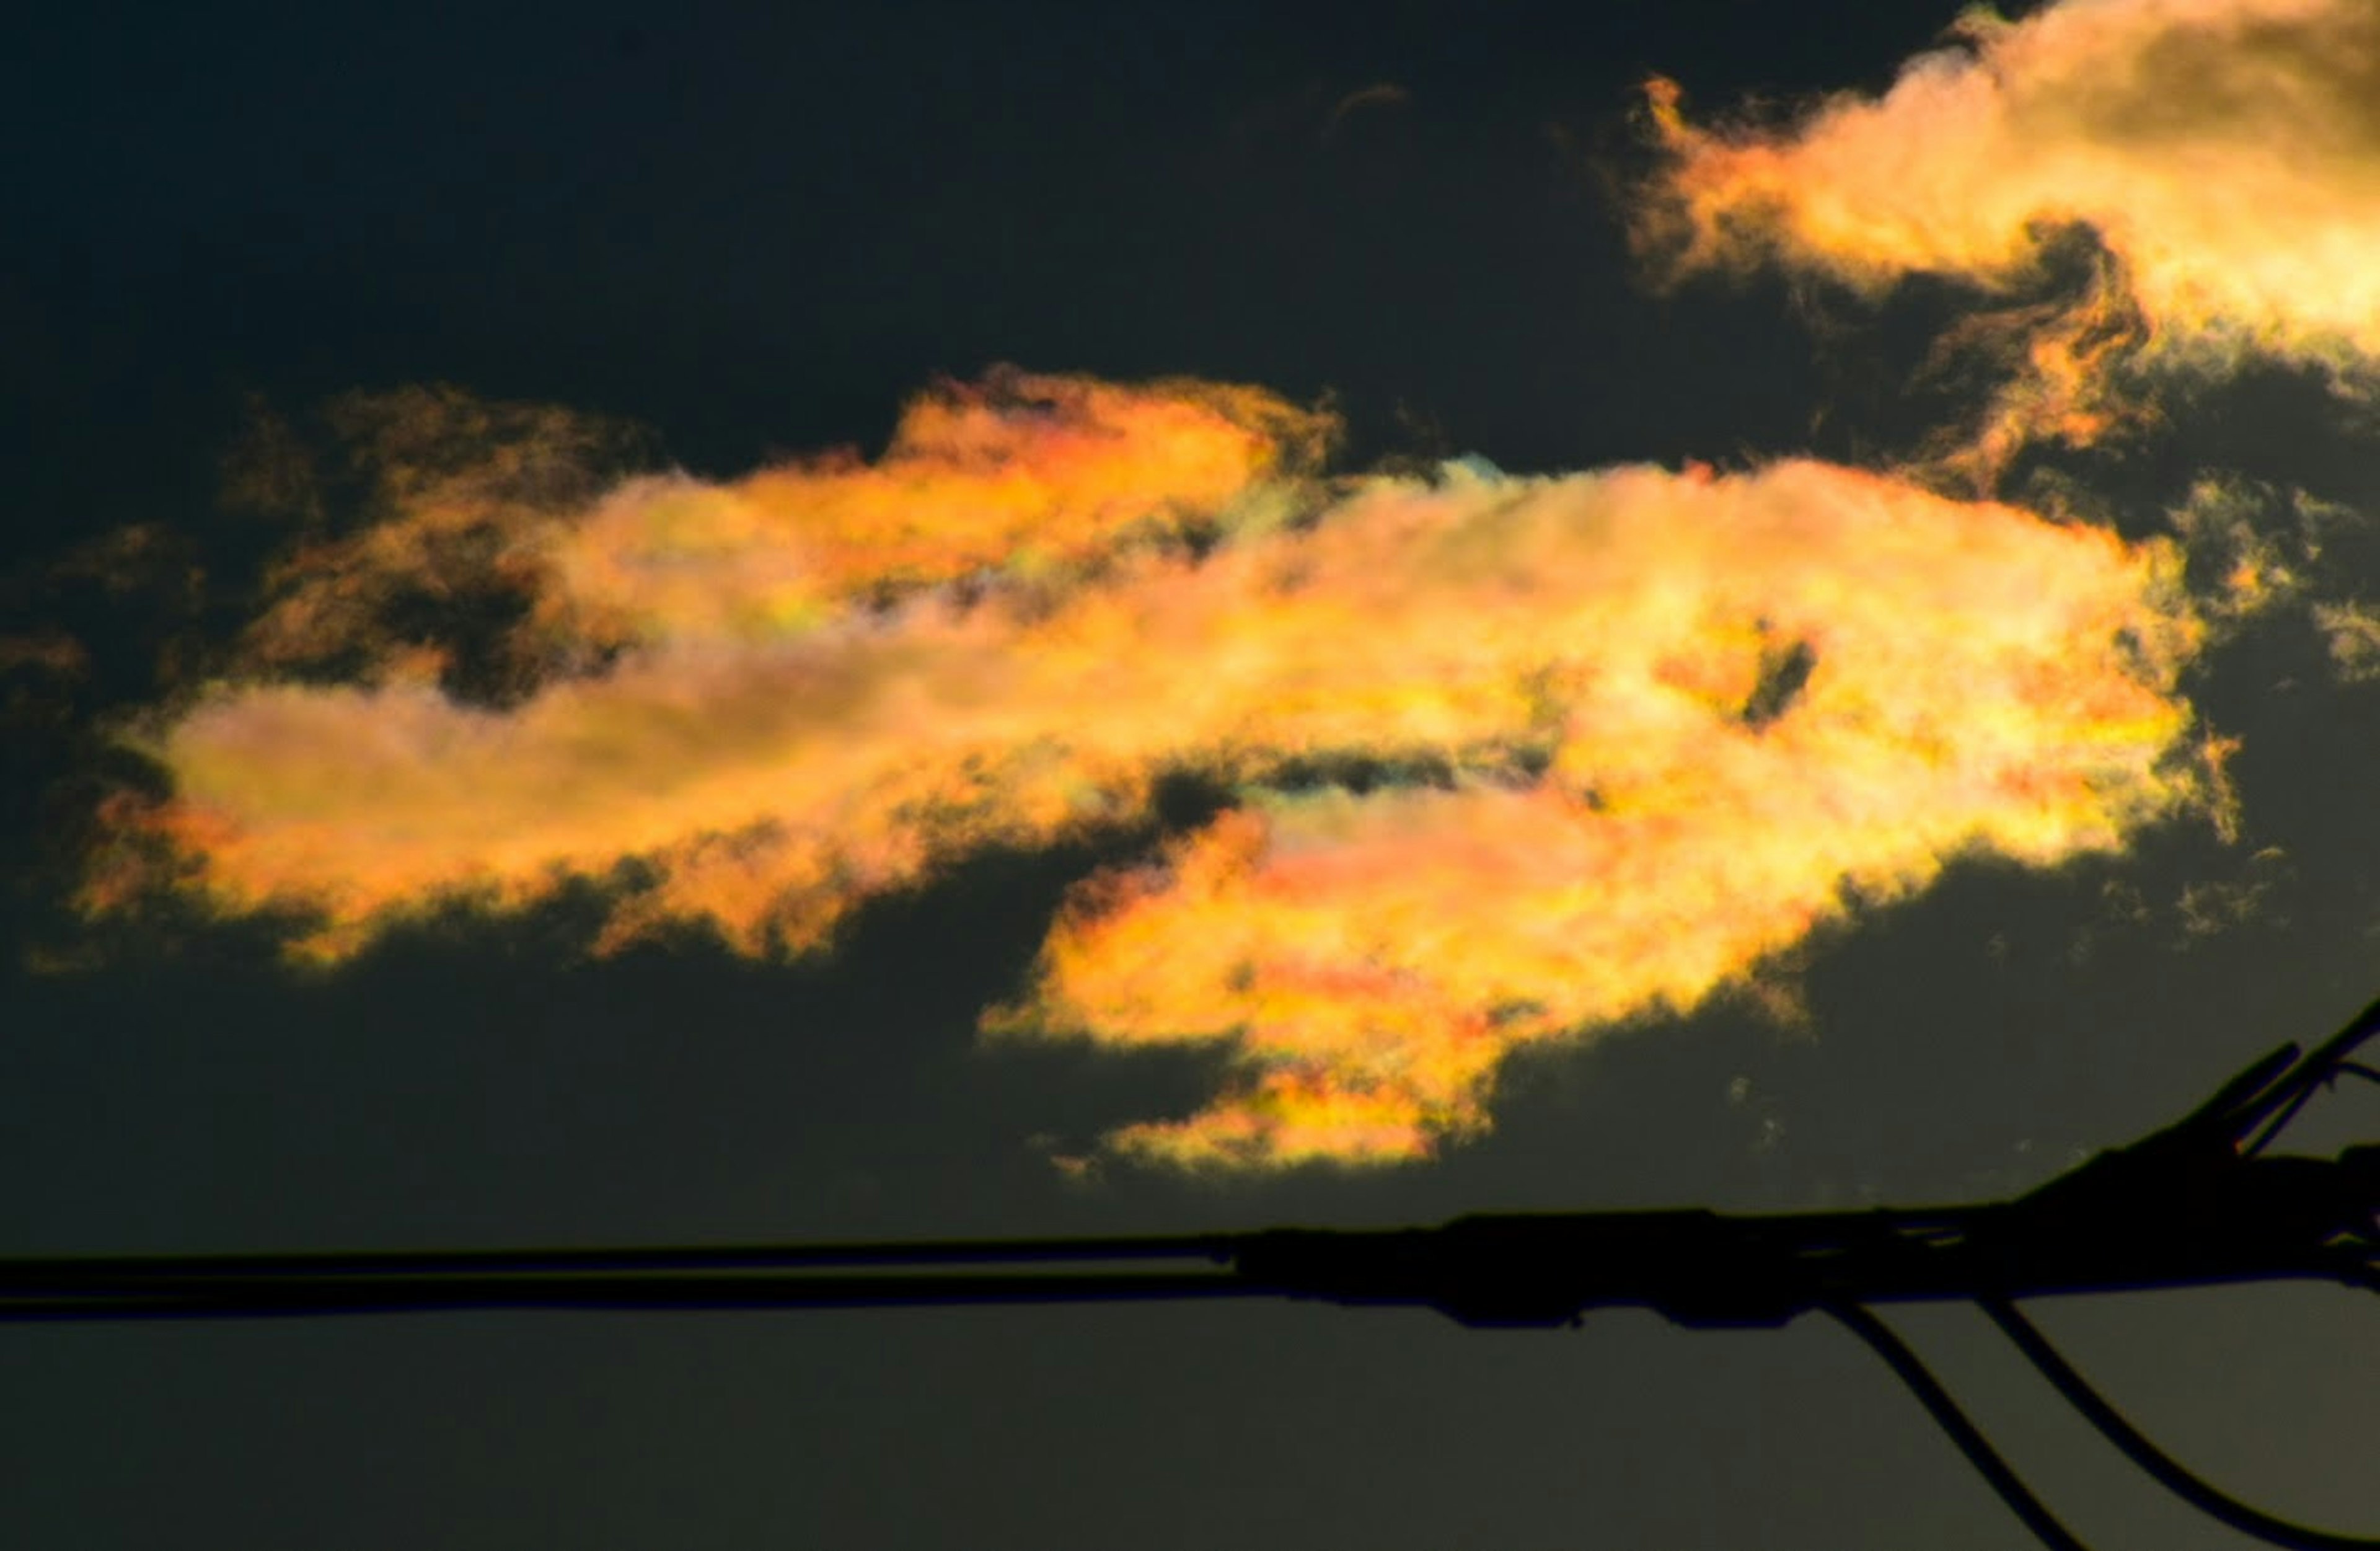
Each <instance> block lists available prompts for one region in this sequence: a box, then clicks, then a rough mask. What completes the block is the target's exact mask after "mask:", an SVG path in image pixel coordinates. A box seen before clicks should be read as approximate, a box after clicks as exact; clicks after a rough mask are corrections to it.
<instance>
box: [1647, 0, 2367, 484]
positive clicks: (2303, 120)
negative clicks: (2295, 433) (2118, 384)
mask: <svg viewBox="0 0 2380 1551" xmlns="http://www.w3.org/2000/svg"><path fill="white" fill-rule="evenodd" d="M1653 103H1654V108H1655V116H1656V121H1657V124H1658V131H1659V135H1660V138H1661V140H1662V142H1663V144H1664V146H1665V148H1666V150H1667V152H1668V153H1669V165H1667V167H1666V168H1665V170H1664V172H1663V174H1662V176H1661V177H1660V178H1659V179H1658V183H1657V185H1656V187H1655V189H1653V190H1652V191H1651V198H1650V200H1649V202H1648V203H1647V205H1646V206H1645V210H1644V211H1643V212H1642V222H1643V225H1642V232H1643V235H1644V236H1645V238H1646V239H1647V240H1648V241H1649V242H1651V243H1652V244H1653V245H1655V246H1656V247H1658V248H1660V249H1662V250H1666V251H1667V252H1668V253H1669V254H1670V257H1672V258H1673V259H1675V260H1676V261H1678V262H1680V263H1683V264H1684V265H1686V266H1688V267H1693V266H1698V265H1709V264H1741V263H1750V262H1757V261H1766V260H1770V259H1776V260H1781V261H1782V262H1784V263H1789V264H1792V265H1798V266H1803V267H1807V268H1811V269H1815V270H1820V271H1823V272H1826V273H1828V274H1830V275H1835V276H1837V277H1839V278H1840V279H1842V280H1845V281H1848V282H1850V283H1852V284H1853V285H1856V286H1860V287H1870V288H1875V287H1884V286H1887V285H1889V284H1891V283H1892V282H1894V281H1896V280H1898V279H1900V277H1902V276H1905V275H1912V274H1919V273H1925V274H1934V275H1950V276H1955V277H1958V278H1960V279H1962V280H1965V281H1968V282H1972V283H1973V284H1975V285H1978V286H1981V287H1985V288H1987V289H1995V290H2005V289H2008V288H2010V287H2017V286H2019V285H2021V284H2022V282H2024V281H2025V280H2027V279H2028V278H2029V277H2030V276H2032V275H2034V272H2035V271H2036V270H2037V268H2038V265H2039V264H2040V263H2041V261H2042V260H2043V258H2044V256H2045V254H2046V253H2047V252H2048V251H2049V250H2051V248H2052V247H2053V246H2054V245H2055V244H2057V243H2058V240H2059V238H2060V234H2061V233H2062V232H2064V231H2066V230H2067V229H2069V228H2071V227H2074V226H2083V227H2087V228H2089V230H2090V231H2091V232H2092V233H2093V234H2095V238H2096V239H2097V241H2098V242H2099V243H2100V244H2101V245H2102V246H2103V248H2104V250H2105V251H2106V253H2107V255H2108V258H2109V260H2110V261H2111V262H2110V263H2108V264H2107V266H2106V268H2105V269H2104V270H2103V272H2102V275H2101V276H2100V283H2099V285H2098V286H2097V287H2095V289H2094V290H2093V292H2092V294H2091V295H2090V296H2089V297H2088V298H2087V299H2085V300H2083V302H2081V303H2080V304H2079V306H2078V308H2077V310H2076V311H2074V312H2073V313H2071V314H2068V315H2063V316H2061V317H2060V318H2058V319H2057V320H2055V321H2054V322H2052V323H2049V324H2046V325H2045V326H2042V327H2041V328H2039V329H2038V330H2037V331H2036V332H2035V333H2034V336H2033V337H2032V342H2031V345H2030V350H2031V353H2032V355H2033V357H2034V360H2033V363H2032V364H2033V367H2034V372H2033V373H2032V377H2031V380H2030V382H2029V383H2028V384H2027V385H2026V386H2025V387H2024V388H2023V390H2022V393H2023V395H2024V396H2025V397H2022V398H2021V399H2020V400H2017V401H2012V402H2010V404H2008V405H2006V406H2004V408H2006V409H2009V410H2010V412H2011V413H2016V414H2019V415H2021V416H2022V418H2024V419H2025V420H2027V421H2029V429H2031V430H2032V431H2034V432H2039V431H2050V432H2054V433H2057V434H2063V435H2066V436H2068V437H2070V438H2071V439H2076V440H2083V439H2088V438H2089V437H2090V436H2092V435H2094V434H2096V433H2097V432H2098V431H2100V430H2101V429H2103V428H2104V425H2105V421H2106V417H2107V413H2108V412H2109V411H2108V406H2107V403H2106V402H2105V401H2104V399H2103V398H2102V397H2100V394H2099V389H2101V388H2102V387H2103V386H2104V384H2105V372H2107V369H2108V367H2109V366H2110V365H2111V364H2112V363H2113V361H2114V360H2118V359H2146V360H2164V361H2183V360H2186V361H2191V362H2195V363H2199V364H2208V363H2219V362H2221V361H2224V360H2229V359H2231V358H2232V357H2234V356H2236V355H2237V354H2238V353H2239V352H2240V351H2241V350H2243V349H2253V350H2256V351H2261V352H2267V353H2271V354H2274V355H2277V356H2281V357H2286V358H2289V359H2295V360H2321V361H2326V362H2330V363H2334V364H2337V363H2342V362H2346V361H2349V360H2369V359H2370V358H2372V357H2374V355H2375V354H2380V266H2375V265H2374V263H2372V254H2373V253H2374V251H2380V7H2374V6H2372V5H2370V4H2368V3H2367V0H2063V3H2061V4H2056V5H2052V6H2047V7H2046V8H2044V9H2042V10H2040V11H2038V12H2036V13H2034V15H2032V16H2029V17H2027V18H2024V19H2022V20H2020V21H2015V22H2009V21H2003V20H2000V19H1998V18H1996V17H1994V16H1992V15H1991V14H1990V13H1988V12H1985V11H1981V10H1978V11H1972V12H1970V13H1969V14H1968V16H1967V18H1966V19H1964V20H1963V21H1962V22H1961V24H1960V25H1959V28H1958V29H1957V33H1956V46H1951V47H1947V48H1945V49H1943V50H1942V51H1940V52H1938V53H1935V54H1929V55H1924V56H1921V57H1919V58H1917V59H1914V60H1913V61H1912V62H1911V63H1910V64H1909V65H1908V66H1907V67H1905V68H1904V69H1903V70H1902V72H1901V74H1900V79H1899V80H1898V81H1897V82H1896V83H1895V84H1894V85H1893V86H1892V88H1891V89H1890V90H1889V91H1888V92H1886V93H1885V94H1884V95H1883V96H1881V97H1877V98H1867V97H1862V96H1856V95H1844V96H1840V97H1836V98H1834V99H1831V100H1829V101H1828V102H1826V103H1824V104H1820V105H1818V106H1817V107H1816V108H1815V109H1814V110H1813V111H1811V112H1809V113H1808V114H1806V115H1804V116H1802V117H1801V118H1800V119H1799V120H1798V121H1796V122H1793V123H1791V124H1789V125H1786V126H1783V127H1781V128H1711V127H1707V126H1704V125H1698V124H1695V123H1694V122H1691V121H1690V120H1689V119H1688V118H1687V116H1685V114H1684V113H1683V111H1682V106H1681V96H1680V92H1679V90H1678V88H1677V87H1676V86H1674V85H1673V84H1671V83H1670V82H1667V81H1657V82H1655V83H1654V87H1653ZM2007 429H2008V428H2007V427H2003V428H2002V430H2003V432H2004V433H2005V432H2006V431H2007Z"/></svg>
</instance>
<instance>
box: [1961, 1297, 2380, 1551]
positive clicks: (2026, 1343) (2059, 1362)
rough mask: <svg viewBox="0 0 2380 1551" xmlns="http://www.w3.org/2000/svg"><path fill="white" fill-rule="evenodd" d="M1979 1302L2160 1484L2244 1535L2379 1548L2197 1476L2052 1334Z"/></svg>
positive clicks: (2306, 1546) (2301, 1549) (2295, 1544)
mask: <svg viewBox="0 0 2380 1551" xmlns="http://www.w3.org/2000/svg"><path fill="white" fill-rule="evenodd" d="M1975 1301H1976V1303H1977V1304H1978V1305H1979V1306H1980V1307H1981V1308H1982V1309H1983V1311H1984V1313H1987V1314H1989V1315H1991V1316H1992V1320H1993V1323H1995V1324H1997V1325H1998V1326H1999V1327H2000V1329H2001V1330H2002V1331H2004V1332H2006V1333H2007V1335H2008V1338H2009V1339H2010V1341H2012V1342H2013V1343H2015V1345H2016V1349H2018V1350H2019V1351H2021V1352H2022V1353H2024V1355H2025V1358H2026V1359H2027V1361H2029V1362H2032V1364H2033V1365H2034V1368H2036V1369H2038V1370H2039V1371H2040V1373H2041V1376H2042V1377H2044V1378H2046V1379H2047V1380H2048V1381H2049V1383H2050V1385H2051V1386H2052V1387H2054V1388H2055V1389H2056V1390H2057V1391H2058V1394H2059V1395H2061V1396H2063V1397H2064V1398H2065V1399H2066V1403H2067V1404H2069V1405H2070V1406H2072V1407H2073V1408H2074V1409H2075V1410H2076V1411H2080V1412H2081V1413H2082V1414H2083V1420H2085V1421H2087V1422H2089V1423H2091V1425H2092V1426H2094V1427H2096V1428H2097V1429H2098V1430H2099V1435H2100V1436H2102V1437H2104V1438H2106V1439H2107V1441H2108V1442H2109V1443H2111V1444H2114V1445H2115V1446H2116V1447H2118V1448H2119V1449H2121V1450H2123V1452H2124V1455H2125V1457H2126V1458H2127V1459H2131V1462H2132V1463H2133V1464H2135V1465H2138V1466H2139V1467H2140V1468H2141V1469H2142V1470H2143V1471H2146V1472H2148V1473H2149V1474H2150V1475H2151V1476H2153V1477H2155V1480H2156V1482H2157V1484H2159V1485H2161V1486H2163V1487H2164V1488H2165V1489H2166V1490H2167V1491H2168V1492H2171V1493H2172V1494H2173V1495H2174V1496H2177V1497H2180V1498H2181V1499H2182V1500H2183V1501H2184V1502H2186V1503H2188V1504H2190V1506H2191V1507H2192V1508H2196V1509H2198V1510H2199V1511H2200V1512H2201V1513H2204V1514H2205V1515H2206V1516H2207V1517H2209V1518H2211V1519H2219V1520H2222V1521H2223V1522H2225V1523H2226V1524H2228V1525H2230V1526H2231V1527H2232V1528H2233V1529H2235V1530H2238V1531H2240V1533H2242V1534H2250V1535H2253V1536H2255V1537H2256V1538H2257V1539H2259V1540H2262V1541H2265V1542H2267V1543H2269V1544H2271V1545H2283V1546H2288V1547H2289V1548H2290V1551H2380V1540H2374V1539H2368V1538H2365V1537H2363V1536H2361V1535H2343V1534H2335V1533H2331V1532H2329V1531H2327V1530H2317V1529H2313V1528H2310V1527H2308V1526H2307V1525H2304V1524H2293V1523H2291V1522H2290V1521H2289V1520H2286V1519H2277V1518H2275V1517H2274V1516H2273V1515H2271V1514H2269V1513H2265V1512H2264V1511H2262V1510H2261V1509H2259V1508H2253V1507H2252V1506H2250V1505H2249V1504H2247V1503H2243V1502H2241V1501H2240V1499H2239V1498H2237V1497H2234V1496H2229V1495H2228V1494H2226V1493H2224V1492H2223V1491H2221V1490H2219V1489H2218V1488H2216V1486H2214V1485H2212V1484H2209V1483H2208V1482H2206V1481H2205V1480H2204V1479H2203V1478H2201V1477H2200V1476H2198V1475H2195V1474H2193V1473H2192V1472H2191V1471H2190V1470H2188V1469H2187V1468H2185V1467H2184V1466H2183V1465H2182V1464H2181V1463H2180V1461H2179V1460H2177V1459H2174V1458H2173V1457H2172V1456H2171V1455H2169V1454H2167V1453H2166V1452H2165V1451H2164V1450H2163V1449H2160V1448H2159V1447H2157V1446H2156V1445H2155V1444H2154V1443H2152V1442H2150V1441H2149V1439H2148V1437H2147V1436H2146V1435H2143V1433H2142V1432H2141V1431H2140V1429H2138V1428H2136V1427H2134V1426H2133V1425H2132V1424H2131V1422H2130V1421H2128V1420H2126V1418H2125V1416H2124V1414H2123V1412H2121V1411H2118V1410H2117V1409H2116V1408H2115V1407H2114V1405H2112V1404H2111V1403H2109V1401H2108V1400H2107V1397H2106V1396H2104V1395H2101V1394H2100V1393H2099V1392H2098V1391H2097V1390H2096V1389H2094V1388H2093V1387H2091V1384H2090V1381H2089V1380H2087V1379H2085V1378H2084V1377H2083V1375H2082V1374H2080V1373H2079V1372H2077V1371H2076V1370H2075V1368H2074V1365H2073V1364H2072V1363H2070V1362H2067V1361H2066V1359H2065V1357H2064V1356H2063V1355H2062V1354H2061V1353H2060V1352H2059V1351H2058V1349H2057V1348H2056V1347H2054V1346H2052V1345H2050V1343H2049V1337H2046V1336H2044V1335H2043V1334H2042V1333H2041V1330H2040V1328H2039V1327H2038V1326H2036V1325H2034V1323H2033V1322H2032V1321H2031V1320H2028V1319H2026V1318H2025V1317H2024V1315H2022V1313H2018V1312H2017V1308H2016V1305H2015V1304H2013V1303H2011V1302H2010V1301H2008V1300H2006V1299H2003V1298H1979V1299H1977V1300H1975Z"/></svg>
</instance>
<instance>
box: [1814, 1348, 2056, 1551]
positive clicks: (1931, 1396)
mask: <svg viewBox="0 0 2380 1551" xmlns="http://www.w3.org/2000/svg"><path fill="white" fill-rule="evenodd" d="M1826 1312H1827V1313H1829V1314H1832V1315H1833V1316H1834V1317H1835V1318H1836V1319H1837V1320H1838V1321H1840V1322H1841V1324H1842V1325H1843V1327H1844V1328H1845V1329H1847V1330H1849V1331H1850V1332H1851V1333H1852V1335H1854V1336H1856V1337H1859V1338H1860V1339H1861V1340H1863V1341H1865V1342H1866V1343H1867V1344H1868V1348H1869V1349H1870V1350H1872V1351H1874V1352H1875V1353H1876V1355H1877V1356H1878V1357H1881V1358H1883V1359H1884V1361H1885V1365H1886V1366H1887V1367H1889V1368H1890V1369H1891V1370H1892V1371H1893V1373H1894V1374H1896V1375H1897V1376H1898V1377H1899V1378H1900V1382H1901V1383H1902V1384H1904V1385H1906V1386H1908V1387H1909V1392H1910V1393H1911V1394H1912V1395H1914V1396H1916V1397H1917V1399H1918V1402H1919V1403H1920V1404H1921V1405H1923V1406H1924V1407H1925V1410H1926V1411H1928V1412H1929V1413H1931V1415H1932V1416H1933V1418H1934V1421H1935V1423H1937V1425H1938V1426H1940V1427H1941V1429H1942V1431H1943V1432H1945V1433H1947V1434H1949V1437H1950V1441H1951V1442H1952V1443H1954V1444H1956V1445H1958V1446H1959V1452H1960V1453H1961V1454H1963V1455H1965V1456H1966V1457H1967V1463H1969V1464H1970V1465H1973V1467H1974V1468H1975V1473H1976V1474H1978V1475H1980V1476H1982V1477H1983V1478H1984V1480H1985V1482H1986V1483H1988V1484H1990V1486H1991V1489H1992V1490H1993V1491H1995V1492H1997V1493H1998V1494H1999V1497H2000V1501H2002V1502H2004V1503H2006V1504H2008V1506H2009V1510H2010V1512H2012V1513H2014V1514H2015V1515H2016V1516H2017V1517H2018V1518H2019V1519H2021V1520H2024V1526H2025V1528H2026V1529H2029V1530H2031V1531H2032V1532H2033V1533H2034V1538H2035V1539H2037V1540H2039V1541H2040V1542H2041V1544H2042V1545H2046V1546H2048V1547H2049V1551H2090V1547H2089V1546H2087V1545H2083V1542H2082V1541H2080V1540H2077V1539H2076V1538H2075V1536H2074V1532H2072V1531H2071V1530H2069V1529H2068V1528H2067V1527H2066V1526H2065V1525H2063V1524H2061V1523H2059V1522H2058V1519H2057V1516H2056V1515H2054V1514H2052V1513H2051V1512H2050V1511H2049V1509H2048V1508H2047V1506H2046V1505H2045V1504H2044V1503H2043V1502H2042V1500H2041V1499H2040V1498H2039V1497H2036V1496H2034V1495H2033V1489H2032V1488H2031V1487H2029V1486H2027V1485H2025V1484H2024V1482H2023V1480H2022V1478H2020V1477H2019V1476H2018V1475H2017V1473H2016V1472H2015V1471H2014V1470H2013V1469H2012V1468H2010V1465H2009V1462H2008V1461H2007V1460H2005V1459H2001V1458H2000V1457H1999V1453H1998V1450H1996V1449H1994V1448H1993V1447H1992V1446H1991V1441H1990V1440H1989V1439H1987V1438H1985V1436H1984V1435H1983V1433H1982V1431H1981V1430H1980V1429H1978V1428H1977V1427H1976V1426H1975V1424H1974V1423H1973V1422H1970V1421H1969V1420H1967V1413H1966V1412H1965V1411H1961V1410H1960V1409H1959V1402H1958V1401H1956V1400H1954V1399H1952V1398H1950V1392H1949V1390H1947V1389H1945V1388H1943V1387H1942V1381H1941V1380H1939V1379H1937V1378H1936V1377H1935V1376H1934V1374H1933V1371H1932V1370H1931V1369H1929V1368H1927V1367H1926V1366H1925V1360H1924V1359H1922V1358H1920V1357H1919V1356H1918V1355H1917V1353H1916V1352H1915V1351H1913V1350H1912V1349H1910V1346H1909V1343H1907V1342H1906V1341H1903V1340H1902V1339H1901V1338H1900V1337H1899V1336H1896V1335H1894V1334H1893V1332H1892V1327H1891V1326H1890V1325H1886V1324H1885V1323H1884V1321H1882V1320H1880V1319H1878V1318H1876V1314H1875V1313H1873V1312H1872V1311H1870V1310H1869V1309H1868V1308H1867V1307H1866V1306H1865V1305H1864V1304H1860V1303H1829V1304H1828V1305H1827V1306H1826Z"/></svg>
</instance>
